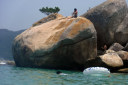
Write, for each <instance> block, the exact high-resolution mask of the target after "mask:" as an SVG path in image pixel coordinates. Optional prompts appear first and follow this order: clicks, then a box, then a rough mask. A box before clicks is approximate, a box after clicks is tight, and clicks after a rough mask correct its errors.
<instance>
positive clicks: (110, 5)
mask: <svg viewBox="0 0 128 85" xmlns="http://www.w3.org/2000/svg"><path fill="white" fill-rule="evenodd" d="M127 10H128V8H127V3H126V0H107V1H106V2H104V3H102V4H101V5H99V6H96V7H94V8H92V9H90V10H89V11H88V12H87V13H85V14H83V15H81V16H82V17H85V18H87V19H89V20H90V21H92V22H93V24H94V26H95V28H96V31H97V44H98V49H100V48H101V47H102V46H104V45H105V44H106V45H107V46H110V45H111V44H113V43H114V42H118V43H120V44H126V43H127V41H128V38H127V37H128V36H127V34H128V30H127V20H128V19H127V17H126V15H127ZM125 18H126V19H125Z"/></svg>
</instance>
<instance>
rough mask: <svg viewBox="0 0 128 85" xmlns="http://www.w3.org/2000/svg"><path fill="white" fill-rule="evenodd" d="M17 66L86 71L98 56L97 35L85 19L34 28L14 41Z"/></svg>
mask: <svg viewBox="0 0 128 85" xmlns="http://www.w3.org/2000/svg"><path fill="white" fill-rule="evenodd" d="M12 49H13V56H14V60H15V63H16V65H17V66H25V67H40V68H54V69H58V68H59V69H83V67H84V65H85V64H86V61H88V60H90V59H94V58H95V57H96V56H97V36H96V31H95V28H94V26H93V24H92V23H91V22H90V21H89V20H88V19H86V18H82V17H78V18H64V17H61V18H57V19H54V20H51V21H49V22H46V23H43V24H41V25H38V26H34V27H31V28H29V29H27V30H26V31H24V32H23V33H21V34H20V35H18V36H17V37H16V38H15V40H14V42H13V46H12Z"/></svg>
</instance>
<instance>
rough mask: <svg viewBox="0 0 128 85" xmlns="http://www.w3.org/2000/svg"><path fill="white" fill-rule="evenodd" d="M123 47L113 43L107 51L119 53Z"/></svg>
mask: <svg viewBox="0 0 128 85" xmlns="http://www.w3.org/2000/svg"><path fill="white" fill-rule="evenodd" d="M123 48H124V47H123V46H122V45H120V44H119V43H114V44H113V45H112V46H110V47H109V50H114V51H116V52H117V51H121V50H122V49H123Z"/></svg>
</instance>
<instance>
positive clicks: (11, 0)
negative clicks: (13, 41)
mask: <svg viewBox="0 0 128 85" xmlns="http://www.w3.org/2000/svg"><path fill="white" fill-rule="evenodd" d="M104 1H106V0H0V29H9V30H13V31H18V30H22V29H28V28H30V27H31V26H32V24H33V23H34V22H36V21H38V20H40V19H42V18H43V17H46V15H44V14H43V13H41V12H40V11H39V9H40V8H42V7H46V6H48V7H55V6H58V7H59V8H60V12H59V14H62V15H63V16H71V14H72V12H73V10H74V8H77V10H78V16H80V15H82V14H84V13H85V12H86V11H87V10H88V9H89V8H93V7H95V6H97V5H99V4H101V3H103V2H104ZM126 1H127V3H128V0H126Z"/></svg>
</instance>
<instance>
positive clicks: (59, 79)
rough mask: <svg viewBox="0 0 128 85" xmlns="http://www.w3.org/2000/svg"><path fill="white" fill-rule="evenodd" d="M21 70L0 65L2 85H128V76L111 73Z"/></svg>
mask: <svg viewBox="0 0 128 85" xmlns="http://www.w3.org/2000/svg"><path fill="white" fill-rule="evenodd" d="M56 71H57V70H51V69H37V68H21V67H16V66H12V65H0V85H128V74H119V73H111V74H110V75H111V76H107V75H100V76H92V75H88V76H86V75H84V74H83V72H76V71H65V70H60V71H62V72H63V73H66V74H68V75H58V74H56Z"/></svg>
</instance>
